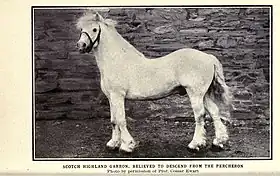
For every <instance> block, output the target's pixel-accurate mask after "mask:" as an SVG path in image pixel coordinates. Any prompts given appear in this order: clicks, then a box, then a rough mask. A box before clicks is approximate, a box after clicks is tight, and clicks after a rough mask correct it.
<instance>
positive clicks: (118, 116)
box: [107, 93, 135, 152]
mask: <svg viewBox="0 0 280 176" xmlns="http://www.w3.org/2000/svg"><path fill="white" fill-rule="evenodd" d="M109 102H110V112H111V123H112V126H113V133H112V139H111V140H110V141H109V142H108V143H107V146H109V147H111V146H113V147H111V148H115V147H118V146H119V145H120V150H123V151H125V152H132V151H133V149H134V148H135V141H134V140H133V138H132V136H131V135H130V134H129V132H128V130H127V124H126V119H125V108H124V97H123V96H121V95H118V94H115V93H113V94H111V95H110V97H109Z"/></svg>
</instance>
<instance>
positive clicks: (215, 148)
mask: <svg viewBox="0 0 280 176" xmlns="http://www.w3.org/2000/svg"><path fill="white" fill-rule="evenodd" d="M223 150H224V145H223V144H218V145H217V144H214V143H213V144H212V146H211V151H213V152H220V151H223Z"/></svg>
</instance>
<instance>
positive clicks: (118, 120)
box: [77, 13, 230, 152]
mask: <svg viewBox="0 0 280 176" xmlns="http://www.w3.org/2000/svg"><path fill="white" fill-rule="evenodd" d="M115 24H116V22H115V21H113V20H110V19H104V18H103V17H102V16H101V15H99V14H98V13H94V14H85V15H84V16H82V17H81V18H80V19H79V20H78V22H77V28H79V29H80V30H81V35H80V39H79V41H78V42H77V47H78V49H79V51H80V53H86V52H87V53H89V52H91V51H92V53H93V55H94V56H95V59H96V62H97V65H98V68H99V70H100V75H101V89H102V91H103V92H104V94H105V95H106V97H107V98H108V100H109V102H110V113H111V123H112V139H111V140H109V142H108V143H107V147H109V148H112V149H114V148H119V149H120V150H123V151H126V152H132V151H133V149H134V148H135V147H136V142H135V141H134V139H133V138H132V136H131V135H130V133H129V132H128V129H127V123H126V118H125V108H124V101H125V99H134V100H151V99H159V98H163V97H166V96H168V95H171V94H174V93H180V92H178V90H182V88H183V89H184V91H186V92H187V93H188V95H189V98H190V101H191V106H192V108H193V112H194V117H195V123H196V127H195V132H194V135H193V139H192V141H191V142H190V143H189V145H188V147H189V148H190V149H193V150H197V151H198V150H200V148H201V147H204V146H205V145H206V137H205V129H204V116H205V113H206V112H208V113H209V115H210V116H211V117H212V118H213V122H214V127H215V139H214V140H213V145H215V146H218V147H221V148H223V144H224V143H225V142H226V141H227V140H228V134H227V130H226V127H225V125H224V124H223V123H222V121H221V118H223V117H222V116H221V115H220V113H219V107H218V105H217V103H221V102H222V103H223V105H228V104H229V101H230V95H229V91H228V87H227V85H226V83H225V79H224V75H223V69H222V65H221V63H220V62H219V61H218V60H217V58H216V57H215V56H213V55H210V54H206V53H204V52H201V51H198V50H194V49H188V48H185V49H180V50H177V51H175V52H173V53H171V54H168V55H166V56H164V57H161V58H157V59H148V58H146V57H145V56H144V55H143V54H142V53H140V52H139V51H137V50H136V49H135V48H134V47H133V46H132V45H131V44H129V43H128V42H127V41H126V40H125V39H124V38H123V37H122V36H121V35H120V34H119V33H118V32H117V31H116V29H115ZM178 88H181V89H178Z"/></svg>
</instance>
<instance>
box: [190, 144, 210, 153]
mask: <svg viewBox="0 0 280 176" xmlns="http://www.w3.org/2000/svg"><path fill="white" fill-rule="evenodd" d="M205 148H206V142H205V141H203V142H201V143H199V144H198V143H196V142H191V143H190V144H189V145H188V150H189V151H191V152H193V153H197V152H201V151H203V149H205Z"/></svg>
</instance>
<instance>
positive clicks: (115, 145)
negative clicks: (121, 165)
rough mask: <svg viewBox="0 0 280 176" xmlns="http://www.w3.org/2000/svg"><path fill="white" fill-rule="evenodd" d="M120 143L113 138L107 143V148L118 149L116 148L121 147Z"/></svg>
mask: <svg viewBox="0 0 280 176" xmlns="http://www.w3.org/2000/svg"><path fill="white" fill-rule="evenodd" d="M120 145H121V144H120V142H119V141H113V140H112V139H111V140H110V141H109V142H107V144H106V146H107V148H108V149H110V150H116V149H118V148H120Z"/></svg>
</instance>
